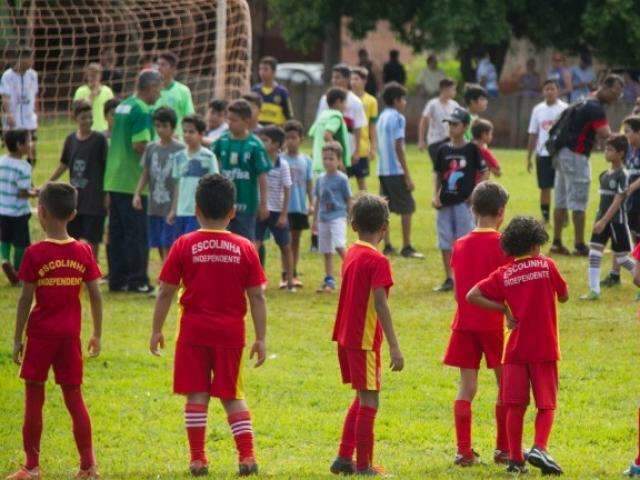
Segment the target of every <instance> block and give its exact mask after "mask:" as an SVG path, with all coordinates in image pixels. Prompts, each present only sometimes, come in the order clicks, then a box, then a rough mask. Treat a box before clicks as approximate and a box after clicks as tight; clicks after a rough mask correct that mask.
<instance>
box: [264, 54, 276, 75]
mask: <svg viewBox="0 0 640 480" xmlns="http://www.w3.org/2000/svg"><path fill="white" fill-rule="evenodd" d="M259 65H269V66H270V67H271V70H273V71H274V72H275V71H276V68H277V67H278V60H276V57H272V56H271V55H268V56H266V57H262V58H261V59H260V63H259Z"/></svg>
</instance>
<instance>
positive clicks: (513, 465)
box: [507, 460, 529, 473]
mask: <svg viewBox="0 0 640 480" xmlns="http://www.w3.org/2000/svg"><path fill="white" fill-rule="evenodd" d="M507 473H529V469H528V468H527V465H526V464H525V463H524V462H516V461H514V460H509V463H508V464H507Z"/></svg>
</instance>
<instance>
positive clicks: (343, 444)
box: [338, 398, 360, 459]
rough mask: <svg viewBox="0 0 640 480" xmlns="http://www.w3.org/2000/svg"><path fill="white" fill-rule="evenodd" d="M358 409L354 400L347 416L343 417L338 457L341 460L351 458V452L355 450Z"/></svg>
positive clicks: (356, 401)
mask: <svg viewBox="0 0 640 480" xmlns="http://www.w3.org/2000/svg"><path fill="white" fill-rule="evenodd" d="M359 409H360V401H359V400H358V398H356V399H355V400H354V401H353V403H352V404H351V407H349V410H348V411H347V416H346V417H344V425H343V427H342V439H341V440H340V449H339V450H338V456H339V457H342V458H349V459H351V458H353V451H354V450H355V449H356V417H357V416H358V410H359Z"/></svg>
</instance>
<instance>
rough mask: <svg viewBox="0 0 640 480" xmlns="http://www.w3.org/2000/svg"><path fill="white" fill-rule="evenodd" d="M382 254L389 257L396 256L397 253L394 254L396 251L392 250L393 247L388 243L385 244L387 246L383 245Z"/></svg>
mask: <svg viewBox="0 0 640 480" xmlns="http://www.w3.org/2000/svg"><path fill="white" fill-rule="evenodd" d="M382 253H383V254H384V255H385V256H387V257H390V256H391V255H396V254H397V253H398V252H396V249H395V248H393V247H392V246H391V244H390V243H389V244H387V245H385V246H384V248H383V249H382Z"/></svg>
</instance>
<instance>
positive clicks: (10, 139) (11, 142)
mask: <svg viewBox="0 0 640 480" xmlns="http://www.w3.org/2000/svg"><path fill="white" fill-rule="evenodd" d="M28 141H29V130H24V129H20V130H7V131H6V132H4V144H5V145H6V146H7V150H9V152H11V153H17V152H18V145H25V144H26V143H27V142H28Z"/></svg>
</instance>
